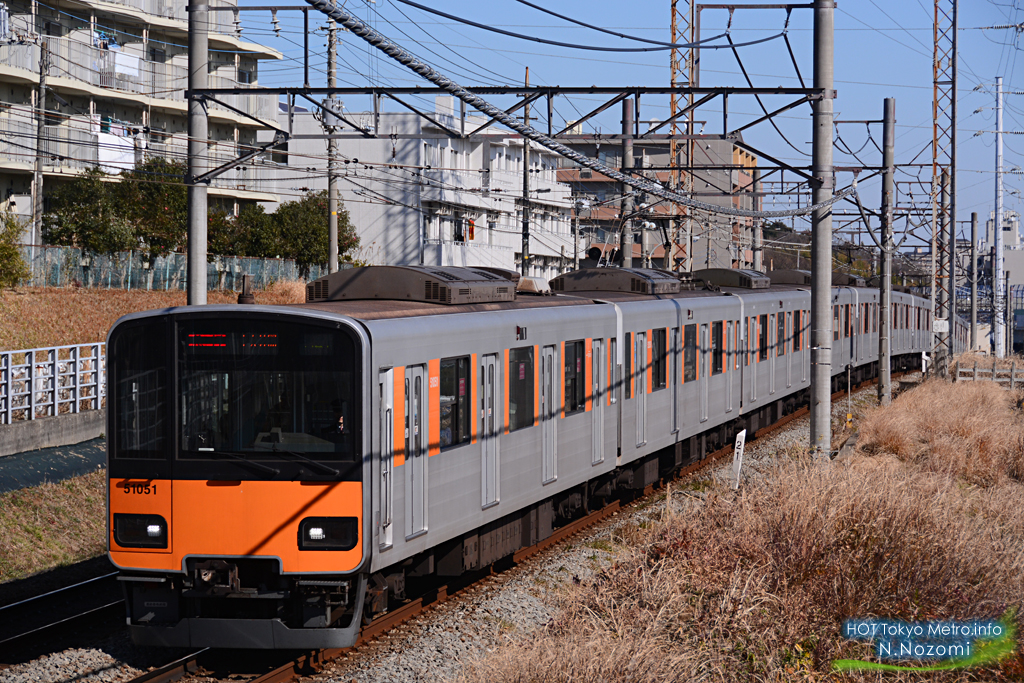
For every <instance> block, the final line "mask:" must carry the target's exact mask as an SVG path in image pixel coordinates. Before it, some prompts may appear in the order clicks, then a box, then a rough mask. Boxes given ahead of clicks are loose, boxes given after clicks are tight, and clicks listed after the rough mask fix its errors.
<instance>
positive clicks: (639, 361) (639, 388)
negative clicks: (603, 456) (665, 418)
mask: <svg viewBox="0 0 1024 683" xmlns="http://www.w3.org/2000/svg"><path fill="white" fill-rule="evenodd" d="M635 338H636V356H635V358H636V363H635V364H634V365H633V372H635V373H636V394H635V395H634V396H633V398H635V399H636V445H637V446H643V445H644V444H645V443H647V333H646V332H637V333H636V335H635Z"/></svg>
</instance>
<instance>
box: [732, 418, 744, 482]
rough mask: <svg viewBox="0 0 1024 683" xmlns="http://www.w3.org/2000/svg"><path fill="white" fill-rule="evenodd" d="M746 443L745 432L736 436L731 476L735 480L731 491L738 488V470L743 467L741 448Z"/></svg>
mask: <svg viewBox="0 0 1024 683" xmlns="http://www.w3.org/2000/svg"><path fill="white" fill-rule="evenodd" d="M746 443H747V430H746V429H744V430H743V431H741V432H740V433H739V434H737V435H736V445H735V446H734V447H733V450H732V476H733V477H734V478H735V479H736V483H735V484H734V485H733V487H732V488H733V490H734V491H735V490H737V489H739V487H740V468H741V467H743V446H744V445H745V444H746Z"/></svg>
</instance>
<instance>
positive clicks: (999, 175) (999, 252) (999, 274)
mask: <svg viewBox="0 0 1024 683" xmlns="http://www.w3.org/2000/svg"><path fill="white" fill-rule="evenodd" d="M992 232H993V240H992V241H993V242H994V243H995V246H996V254H995V257H994V258H993V260H992V284H993V285H994V287H993V300H994V302H995V305H996V308H993V309H992V325H993V327H992V334H993V338H994V339H995V342H996V358H1003V357H1004V356H1005V355H1006V344H1005V338H1006V333H1005V331H1004V330H1003V317H1002V316H1001V315H999V308H998V306H999V305H1000V304H1003V303H1004V302H1005V298H1004V294H1003V77H1002V76H996V215H995V225H993V226H992ZM1004 305H1005V304H1004Z"/></svg>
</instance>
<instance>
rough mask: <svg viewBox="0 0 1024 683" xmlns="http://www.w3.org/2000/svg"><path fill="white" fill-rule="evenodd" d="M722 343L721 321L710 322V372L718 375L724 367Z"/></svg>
mask: <svg viewBox="0 0 1024 683" xmlns="http://www.w3.org/2000/svg"><path fill="white" fill-rule="evenodd" d="M723 350H724V344H722V323H721V322H715V323H711V374H712V375H720V374H722V369H723V368H724V365H725V363H724V361H723V356H724V353H723Z"/></svg>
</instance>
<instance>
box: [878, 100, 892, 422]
mask: <svg viewBox="0 0 1024 683" xmlns="http://www.w3.org/2000/svg"><path fill="white" fill-rule="evenodd" d="M895 163H896V100H895V99H893V98H891V97H887V98H885V103H884V105H883V115H882V169H883V170H882V250H881V251H882V253H881V255H880V256H881V260H882V273H881V276H880V277H879V278H878V286H879V290H880V292H879V297H878V298H879V306H878V313H879V315H878V402H879V403H881V404H882V405H888V404H889V402H890V401H892V376H891V374H890V373H891V369H892V365H891V358H890V355H891V348H890V346H889V321H890V320H891V316H890V315H889V311H890V310H891V308H892V253H893V251H895V248H894V246H893V239H892V211H893V207H894V206H895V203H896V197H895V191H896V187H895V181H894V178H893V173H894V171H895Z"/></svg>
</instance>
